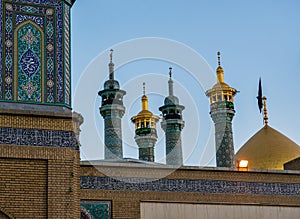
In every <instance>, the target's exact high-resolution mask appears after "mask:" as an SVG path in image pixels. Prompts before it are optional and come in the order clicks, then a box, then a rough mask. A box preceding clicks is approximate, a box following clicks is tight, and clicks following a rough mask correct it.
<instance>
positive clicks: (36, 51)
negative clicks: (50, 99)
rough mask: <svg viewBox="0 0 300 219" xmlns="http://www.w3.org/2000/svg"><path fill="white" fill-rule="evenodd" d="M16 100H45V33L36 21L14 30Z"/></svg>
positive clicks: (23, 24) (27, 22)
mask: <svg viewBox="0 0 300 219" xmlns="http://www.w3.org/2000/svg"><path fill="white" fill-rule="evenodd" d="M14 60H15V62H16V63H15V64H14V68H15V69H14V100H15V101H22V102H40V103H42V102H44V87H45V79H44V33H43V30H42V29H41V28H40V27H39V26H38V25H37V24H36V23H34V22H32V21H30V20H28V21H25V22H23V23H21V24H20V25H19V26H17V28H16V29H15V31H14Z"/></svg>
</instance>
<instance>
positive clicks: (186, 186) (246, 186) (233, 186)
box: [80, 176, 300, 196]
mask: <svg viewBox="0 0 300 219" xmlns="http://www.w3.org/2000/svg"><path fill="white" fill-rule="evenodd" d="M80 180H81V181H80V185H81V189H89V190H115V191H146V192H185V193H187V192H193V193H202V194H252V195H272V196H275V195H278V196H282V195H284V196H300V184H299V183H298V184H297V183H270V182H238V181H222V180H187V179H166V178H163V179H149V178H119V179H115V178H110V177H96V176H81V178H80Z"/></svg>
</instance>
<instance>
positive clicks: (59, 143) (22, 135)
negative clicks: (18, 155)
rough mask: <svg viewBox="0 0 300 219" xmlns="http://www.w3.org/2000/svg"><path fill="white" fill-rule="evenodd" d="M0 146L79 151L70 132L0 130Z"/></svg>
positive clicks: (75, 140) (77, 143)
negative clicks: (40, 147) (42, 147)
mask: <svg viewBox="0 0 300 219" xmlns="http://www.w3.org/2000/svg"><path fill="white" fill-rule="evenodd" d="M0 144H4V145H18V146H47V147H55V148H72V149H75V150H79V141H78V139H77V138H76V135H75V133H74V132H71V131H57V130H35V129H17V128H0Z"/></svg>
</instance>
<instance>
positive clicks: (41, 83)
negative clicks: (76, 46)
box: [0, 0, 71, 106]
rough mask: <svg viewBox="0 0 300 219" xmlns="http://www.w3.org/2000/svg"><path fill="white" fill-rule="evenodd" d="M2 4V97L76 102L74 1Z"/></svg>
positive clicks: (13, 0) (16, 0) (21, 0)
mask: <svg viewBox="0 0 300 219" xmlns="http://www.w3.org/2000/svg"><path fill="white" fill-rule="evenodd" d="M0 10H1V11H2V13H0V20H1V25H0V28H1V33H2V34H1V36H0V44H1V51H0V58H1V60H2V59H3V58H2V57H4V61H3V62H1V63H0V70H1V72H2V77H0V100H2V101H6V100H9V101H16V102H29V103H46V104H52V105H53V104H54V105H55V104H58V105H61V104H63V105H66V106H70V105H71V102H70V90H71V86H70V82H71V80H70V78H71V76H70V60H69V59H70V49H69V46H70V42H69V38H70V33H69V32H70V30H69V24H70V21H69V19H70V15H69V11H70V9H69V6H68V5H65V3H64V2H63V1H52V0H6V1H4V0H1V1H0ZM66 19H67V20H66ZM65 25H67V26H65ZM25 26H26V27H25ZM29 26H30V27H29ZM23 27H24V28H23ZM30 28H31V29H30ZM29 29H30V31H29ZM25 30H27V32H25ZM22 31H24V32H22ZM21 32H22V33H21ZM20 37H23V39H21V38H20ZM3 50H4V51H3ZM65 53H66V55H65ZM64 56H65V57H64ZM15 62H17V64H15ZM13 66H17V68H15V67H13ZM2 69H3V71H2ZM65 74H66V75H65ZM25 76H26V77H25ZM24 77H25V81H24V82H21V79H24ZM5 78H11V79H12V82H11V83H9V84H8V83H5V81H3V79H5ZM33 78H35V79H34V81H32V80H33ZM26 89H27V90H26ZM28 89H29V91H28ZM2 92H4V93H2ZM3 94H4V95H3Z"/></svg>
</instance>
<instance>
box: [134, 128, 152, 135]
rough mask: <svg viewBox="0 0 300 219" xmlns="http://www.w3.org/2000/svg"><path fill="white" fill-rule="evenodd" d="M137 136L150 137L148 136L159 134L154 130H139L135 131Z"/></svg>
mask: <svg viewBox="0 0 300 219" xmlns="http://www.w3.org/2000/svg"><path fill="white" fill-rule="evenodd" d="M135 134H136V135H148V134H155V135H156V134H157V133H156V129H154V128H139V129H136V130H135Z"/></svg>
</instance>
